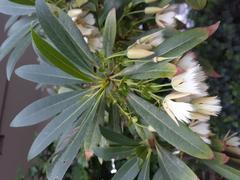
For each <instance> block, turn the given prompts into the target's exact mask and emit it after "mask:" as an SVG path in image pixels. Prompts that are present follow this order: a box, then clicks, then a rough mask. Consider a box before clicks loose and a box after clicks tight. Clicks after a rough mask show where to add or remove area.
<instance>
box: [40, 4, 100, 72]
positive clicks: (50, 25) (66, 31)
mask: <svg viewBox="0 0 240 180" xmlns="http://www.w3.org/2000/svg"><path fill="white" fill-rule="evenodd" d="M36 11H37V16H38V19H39V22H40V24H41V26H42V28H43V30H44V32H45V33H46V34H47V36H48V38H49V39H50V40H51V41H52V42H53V44H54V45H55V46H56V47H57V48H58V50H59V51H60V52H61V53H62V54H63V55H64V56H65V57H66V58H68V59H69V60H70V61H71V63H72V64H74V65H75V66H76V67H77V68H78V69H79V70H80V71H82V72H83V73H88V72H93V67H92V65H93V63H94V62H95V61H96V58H95V56H94V55H93V54H92V53H91V52H90V50H89V48H88V46H87V44H86V42H85V40H84V38H83V36H82V34H81V32H80V31H79V29H78V28H77V27H76V25H75V24H74V22H73V21H72V19H71V18H70V17H69V16H68V15H67V14H65V13H64V12H62V11H60V10H59V9H57V10H56V9H54V11H55V13H56V14H57V15H58V17H59V19H57V18H56V17H55V16H54V15H53V13H52V12H51V11H50V10H49V8H48V6H47V5H46V4H45V2H44V0H37V2H36ZM89 75H91V73H89Z"/></svg>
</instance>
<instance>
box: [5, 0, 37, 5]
mask: <svg viewBox="0 0 240 180" xmlns="http://www.w3.org/2000/svg"><path fill="white" fill-rule="evenodd" d="M9 1H11V2H14V3H18V4H22V5H29V6H34V5H35V0H9Z"/></svg>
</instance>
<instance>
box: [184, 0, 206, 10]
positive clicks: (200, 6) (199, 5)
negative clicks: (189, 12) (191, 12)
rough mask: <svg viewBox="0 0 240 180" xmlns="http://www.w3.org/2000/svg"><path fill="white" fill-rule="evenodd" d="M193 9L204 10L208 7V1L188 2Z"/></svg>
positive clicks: (193, 0) (194, 0)
mask: <svg viewBox="0 0 240 180" xmlns="http://www.w3.org/2000/svg"><path fill="white" fill-rule="evenodd" d="M186 2H187V3H188V4H189V5H190V6H192V8H193V9H203V8H204V7H205V6H206V5H207V0H186Z"/></svg>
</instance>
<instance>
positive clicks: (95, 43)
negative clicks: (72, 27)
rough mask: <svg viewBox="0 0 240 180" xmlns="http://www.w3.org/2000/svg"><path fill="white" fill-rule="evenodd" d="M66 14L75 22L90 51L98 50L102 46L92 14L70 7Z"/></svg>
mask: <svg viewBox="0 0 240 180" xmlns="http://www.w3.org/2000/svg"><path fill="white" fill-rule="evenodd" d="M68 15H69V16H70V17H71V18H72V20H73V21H74V22H75V24H76V26H77V27H78V29H79V30H80V31H81V33H82V35H83V36H84V39H85V41H86V42H87V43H88V45H89V47H90V50H91V51H92V52H96V51H99V50H100V49H102V47H103V42H102V36H101V34H100V31H99V30H98V28H97V27H95V26H94V24H95V23H96V20H95V18H94V16H93V14H91V13H88V12H87V11H83V10H82V9H72V10H69V11H68Z"/></svg>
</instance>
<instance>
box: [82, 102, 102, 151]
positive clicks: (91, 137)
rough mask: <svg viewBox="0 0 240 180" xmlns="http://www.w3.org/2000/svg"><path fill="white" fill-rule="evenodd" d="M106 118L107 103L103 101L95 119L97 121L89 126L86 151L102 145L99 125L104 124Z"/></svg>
mask: <svg viewBox="0 0 240 180" xmlns="http://www.w3.org/2000/svg"><path fill="white" fill-rule="evenodd" d="M103 99H104V98H103ZM104 116H105V102H104V100H102V101H101V103H100V105H99V109H98V111H97V114H96V117H95V119H96V120H95V121H94V122H93V123H92V124H90V125H89V129H88V132H87V134H86V138H85V141H84V149H85V150H93V149H94V148H95V147H97V146H98V144H99V143H100V141H101V138H102V136H101V133H100V128H99V125H100V124H102V123H103V122H104Z"/></svg>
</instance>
